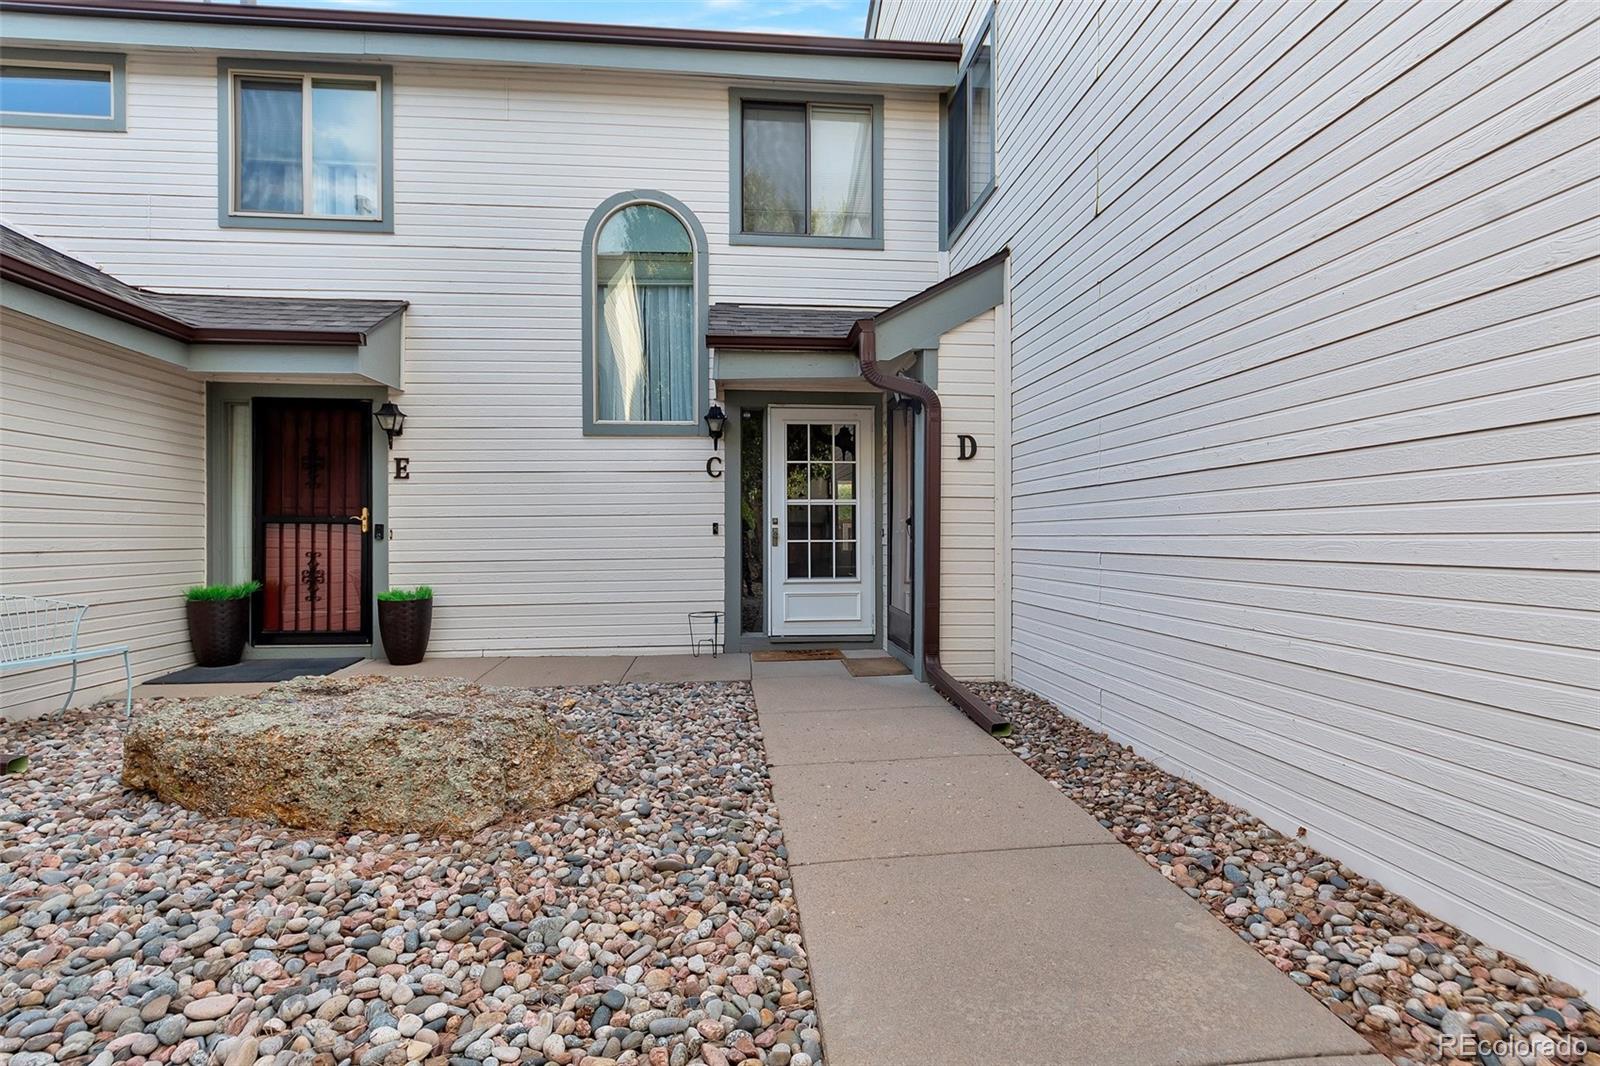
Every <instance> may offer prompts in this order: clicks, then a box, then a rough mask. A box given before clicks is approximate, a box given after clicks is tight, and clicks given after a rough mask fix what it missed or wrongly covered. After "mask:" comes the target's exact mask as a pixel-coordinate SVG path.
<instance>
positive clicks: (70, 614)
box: [0, 593, 133, 713]
mask: <svg viewBox="0 0 1600 1066" xmlns="http://www.w3.org/2000/svg"><path fill="white" fill-rule="evenodd" d="M88 610H89V605H88V604H87V603H70V602H68V601H66V600H47V599H44V598H43V597H39V596H19V595H14V594H12V593H0V673H4V672H6V671H8V670H31V669H34V668H36V667H40V666H59V665H66V664H69V663H70V664H71V666H72V685H71V687H70V688H68V689H67V698H66V699H65V700H64V701H62V704H61V709H62V710H63V711H64V710H66V709H67V708H68V707H71V706H72V694H73V693H74V692H76V691H77V690H78V664H79V663H81V662H84V661H85V660H88V659H104V658H107V657H109V656H112V655H120V656H122V673H123V676H124V677H125V678H126V679H127V697H126V698H125V699H124V701H123V712H124V713H129V712H131V711H132V710H133V664H132V663H131V662H130V661H129V659H128V648H127V646H126V645H122V644H119V645H116V646H108V647H103V648H80V647H78V628H79V626H81V625H82V624H83V616H84V613H85V612H86V611H88Z"/></svg>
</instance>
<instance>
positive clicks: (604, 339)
mask: <svg viewBox="0 0 1600 1066" xmlns="http://www.w3.org/2000/svg"><path fill="white" fill-rule="evenodd" d="M599 300H600V315H599V323H598V326H599V330H598V331H599V334H600V336H599V344H598V350H597V352H596V356H597V359H596V361H597V363H598V366H597V367H596V370H597V377H598V382H597V385H598V388H597V390H596V407H597V411H596V416H597V417H598V418H599V419H600V420H601V421H603V422H691V421H693V420H694V417H695V414H694V392H695V364H696V358H695V331H694V284H693V283H692V282H690V283H688V284H659V283H647V282H641V281H640V280H639V278H638V276H637V273H636V271H635V265H634V262H633V260H632V259H631V258H630V259H629V260H628V261H627V263H626V265H624V266H622V267H621V269H619V270H618V271H617V272H616V273H615V274H614V275H613V276H612V278H611V280H610V282H609V283H602V284H601V285H600V289H599Z"/></svg>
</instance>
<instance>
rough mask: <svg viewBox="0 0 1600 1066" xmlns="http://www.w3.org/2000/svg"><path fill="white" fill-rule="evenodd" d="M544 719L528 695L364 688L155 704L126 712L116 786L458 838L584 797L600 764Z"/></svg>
mask: <svg viewBox="0 0 1600 1066" xmlns="http://www.w3.org/2000/svg"><path fill="white" fill-rule="evenodd" d="M544 710H545V704H544V702H543V701H542V700H541V699H540V698H539V694H538V693H537V692H531V691H524V690H518V689H501V688H491V689H485V688H480V687H478V686H477V685H473V684H469V683H467V682H464V681H454V680H442V679H434V678H402V677H376V676H373V677H301V678H296V679H295V680H293V681H285V682H283V683H282V684H279V685H274V686H272V687H271V688H269V689H267V690H266V691H265V692H263V693H261V694H260V695H259V696H249V697H246V696H214V697H207V698H200V699H164V700H156V701H153V702H151V703H149V704H146V705H144V706H142V707H140V708H138V709H136V710H135V712H134V715H133V720H132V722H131V723H130V725H129V728H128V732H127V736H126V738H125V739H124V741H123V759H122V782H123V784H125V785H127V786H128V787H129V788H136V789H143V790H146V791H149V792H154V793H155V794H156V795H157V796H159V797H160V798H161V799H163V800H166V801H167V802H169V803H177V804H180V805H182V806H184V807H187V808H189V809H190V810H195V811H200V812H202V813H205V814H214V815H232V816H235V817H240V818H268V819H274V820H276V821H279V822H283V823H285V824H287V825H293V826H303V827H306V828H312V829H325V830H334V831H339V832H349V831H353V830H357V829H375V830H380V831H385V832H418V833H427V834H434V835H454V836H466V835H470V834H472V833H474V832H476V831H477V830H479V829H482V828H483V827H484V826H487V825H490V824H492V823H494V822H498V821H500V820H502V819H504V818H507V817H510V816H512V815H525V814H528V813H530V812H534V811H539V810H544V809H547V808H549V807H553V806H555V805H557V804H559V803H564V802H566V801H567V800H569V799H572V798H573V797H575V796H578V795H581V794H583V793H584V792H587V791H588V790H589V789H590V788H592V787H593V786H594V782H595V779H596V778H597V777H598V776H599V774H600V767H599V765H598V764H596V763H595V761H594V760H593V759H591V758H590V757H589V756H588V755H587V754H585V753H584V752H583V751H582V750H581V749H580V748H579V747H578V745H577V743H576V742H575V740H574V738H573V737H572V736H570V735H568V734H566V733H563V732H561V731H560V730H558V729H556V728H555V727H554V726H552V725H551V724H550V723H549V721H547V720H546V719H545V717H544V713H543V712H544Z"/></svg>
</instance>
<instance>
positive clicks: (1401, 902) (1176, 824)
mask: <svg viewBox="0 0 1600 1066" xmlns="http://www.w3.org/2000/svg"><path fill="white" fill-rule="evenodd" d="M975 688H976V689H977V690H978V691H979V692H980V693H981V694H982V695H984V696H985V697H986V698H988V699H991V700H994V701H995V702H997V703H999V704H1000V705H1001V706H1002V707H1003V708H1004V710H1005V712H1006V714H1007V715H1008V716H1009V717H1010V720H1011V723H1012V726H1013V731H1012V734H1011V736H1009V737H1007V738H1005V740H1004V741H1003V743H1005V744H1006V746H1007V747H1009V748H1010V749H1011V750H1012V752H1013V753H1014V754H1015V755H1016V756H1017V757H1018V758H1020V759H1022V760H1023V761H1024V762H1026V763H1027V764H1028V765H1029V766H1031V767H1033V769H1034V770H1036V771H1038V772H1039V773H1040V774H1042V775H1043V776H1044V777H1045V778H1047V779H1048V780H1050V781H1052V782H1054V783H1055V784H1056V785H1057V787H1059V788H1060V789H1061V790H1062V791H1063V792H1064V793H1066V795H1068V796H1070V797H1071V798H1072V799H1073V800H1074V801H1075V802H1076V803H1078V804H1079V805H1080V806H1082V807H1083V808H1084V809H1085V810H1087V811H1089V813H1090V814H1092V815H1094V816H1095V817H1096V818H1098V819H1099V820H1100V824H1101V825H1104V826H1105V827H1106V828H1107V829H1109V830H1110V831H1111V834H1112V835H1113V836H1115V837H1116V838H1117V839H1118V840H1120V841H1121V842H1122V843H1124V844H1126V845H1127V846H1128V847H1130V848H1132V849H1133V850H1134V851H1137V852H1138V853H1139V854H1141V855H1143V856H1144V858H1145V861H1146V862H1148V863H1149V864H1150V865H1151V866H1153V867H1155V868H1156V869H1158V870H1160V871H1161V873H1162V874H1163V875H1164V876H1165V877H1166V878H1167V879H1168V880H1169V881H1172V882H1174V883H1175V884H1177V885H1179V886H1181V887H1182V888H1183V890H1184V891H1185V892H1187V893H1188V894H1189V895H1190V896H1192V897H1193V898H1195V899H1197V900H1199V901H1200V902H1202V903H1204V904H1205V905H1206V906H1208V907H1209V908H1211V911H1212V913H1214V914H1215V915H1216V916H1217V918H1218V919H1219V920H1221V921H1223V922H1226V923H1227V924H1228V926H1229V927H1230V928H1232V929H1233V930H1234V931H1235V932H1236V933H1238V935H1239V937H1240V938H1241V939H1243V940H1245V941H1246V942H1248V943H1250V944H1251V945H1253V946H1254V947H1255V949H1256V950H1257V951H1259V952H1260V953H1261V954H1262V955H1264V956H1266V957H1267V958H1268V959H1270V960H1271V961H1272V962H1273V964H1274V965H1276V966H1277V967H1278V969H1279V970H1281V971H1283V972H1284V973H1286V974H1288V975H1289V977H1290V978H1291V979H1292V980H1293V981H1295V982H1296V983H1297V984H1299V985H1301V986H1303V987H1304V988H1305V989H1306V990H1307V991H1309V992H1310V993H1311V994H1312V995H1314V996H1316V997H1317V998H1318V999H1319V1000H1321V1001H1322V1003H1323V1005H1324V1006H1326V1007H1327V1008H1328V1009H1329V1010H1331V1011H1333V1012H1334V1013H1335V1014H1337V1015H1338V1016H1339V1017H1340V1018H1341V1019H1343V1020H1344V1021H1345V1023H1346V1024H1348V1025H1350V1026H1351V1027H1352V1028H1354V1029H1355V1030H1356V1031H1357V1032H1359V1033H1361V1034H1362V1036H1364V1037H1366V1038H1367V1040H1368V1041H1369V1042H1371V1044H1372V1045H1373V1046H1374V1047H1375V1048H1376V1049H1377V1050H1378V1051H1380V1052H1382V1053H1383V1054H1385V1055H1388V1056H1389V1057H1390V1058H1391V1059H1392V1060H1393V1061H1394V1062H1395V1063H1397V1064H1398V1066H1411V1064H1416V1063H1440V1062H1443V1063H1449V1064H1466V1063H1482V1064H1483V1066H1513V1064H1515V1063H1519V1062H1520V1063H1528V1064H1532V1063H1534V1062H1535V1061H1537V1062H1539V1063H1541V1064H1543V1063H1546V1062H1562V1063H1565V1062H1583V1063H1584V1064H1585V1066H1596V1064H1600V1014H1597V1013H1596V1011H1595V1010H1594V1008H1593V1007H1591V1006H1590V1005H1589V1004H1588V1003H1587V1002H1586V1001H1585V1000H1584V999H1583V998H1582V997H1581V995H1580V993H1579V990H1578V989H1576V988H1573V987H1572V986H1570V985H1567V984H1565V983H1563V982H1561V981H1558V980H1556V979H1555V978H1552V977H1548V976H1545V975H1543V974H1540V973H1539V972H1538V971H1536V970H1534V969H1533V968H1532V967H1530V966H1528V965H1526V964H1525V963H1522V962H1519V961H1518V960H1516V959H1514V958H1511V957H1510V956H1508V955H1505V954H1503V953H1501V952H1498V951H1495V950H1494V949H1493V948H1491V947H1489V946H1488V945H1487V944H1482V943H1479V942H1478V941H1477V940H1474V939H1473V938H1472V937H1470V936H1468V935H1467V934H1465V933H1463V932H1461V931H1460V930H1458V929H1456V928H1454V927H1453V926H1451V925H1450V924H1449V923H1448V922H1444V921H1440V920H1439V919H1437V918H1434V917H1432V916H1431V915H1429V914H1428V913H1427V912H1426V911H1423V910H1422V909H1421V908H1419V907H1418V906H1417V905H1416V904H1414V903H1412V902H1411V901H1410V900H1408V899H1405V898H1404V897H1401V896H1397V895H1395V894H1394V893H1392V892H1389V891H1387V890H1386V889H1385V888H1384V887H1383V886H1382V885H1380V884H1378V883H1377V882H1376V881H1371V880H1369V879H1367V878H1364V877H1362V876H1361V875H1359V874H1357V873H1356V872H1355V871H1354V870H1352V869H1350V868H1349V867H1347V866H1344V865H1342V864H1341V863H1340V862H1339V861H1338V860H1336V859H1332V858H1329V857H1328V856H1325V855H1322V854H1319V853H1318V852H1316V851H1315V850H1313V849H1312V848H1310V847H1308V846H1307V845H1306V844H1305V843H1304V842H1303V841H1298V840H1291V839H1288V838H1286V837H1284V836H1282V835H1281V834H1279V833H1278V832H1277V831H1275V830H1273V829H1272V828H1270V827H1269V826H1267V825H1266V824H1265V823H1264V822H1262V821H1261V820H1260V819H1258V818H1255V817H1254V816H1252V815H1251V814H1249V813H1248V812H1246V811H1243V810H1241V809H1239V808H1237V807H1234V806H1231V805H1229V804H1227V803H1225V802H1223V801H1222V800H1220V799H1218V798H1217V797H1215V796H1213V795H1211V794H1210V793H1209V792H1207V791H1206V790H1205V789H1203V788H1201V787H1200V786H1199V785H1196V784H1194V783H1193V782H1191V781H1186V780H1184V779H1183V778H1181V777H1177V776H1175V775H1173V774H1169V773H1167V772H1166V771H1164V770H1162V769H1160V768H1159V767H1157V766H1156V765H1155V764H1153V763H1151V762H1149V761H1148V760H1146V759H1143V758H1141V757H1139V756H1138V755H1135V754H1134V752H1133V749H1131V748H1129V747H1126V746H1124V745H1121V744H1118V743H1116V742H1115V741H1113V740H1111V739H1110V738H1108V737H1106V736H1105V735H1104V734H1102V733H1098V732H1096V731H1095V730H1093V729H1090V728H1089V727H1087V726H1085V725H1083V724H1082V723H1080V722H1077V721H1075V720H1073V719H1072V718H1070V717H1068V716H1067V715H1065V714H1063V713H1062V712H1061V711H1060V710H1059V709H1057V708H1056V706H1055V705H1054V704H1052V703H1050V702H1049V701H1048V700H1045V699H1043V698H1042V697H1039V696H1036V695H1034V694H1033V693H1031V692H1028V691H1026V690H1023V689H1020V688H1017V687H1015V686H1012V685H1005V684H990V685H978V686H975ZM1241 1006H1244V1005H1243V1004H1241ZM1558 1038H1562V1039H1560V1040H1559V1042H1558ZM1585 1044H1587V1046H1588V1047H1592V1048H1594V1049H1595V1050H1594V1051H1588V1052H1587V1053H1585V1052H1584V1050H1583V1047H1584V1045H1585ZM1552 1045H1554V1046H1552ZM1541 1049H1542V1050H1543V1051H1544V1054H1545V1057H1538V1055H1537V1054H1536V1052H1538V1051H1540V1050H1541ZM1501 1052H1504V1053H1503V1054H1502V1053H1501ZM1562 1052H1565V1054H1562Z"/></svg>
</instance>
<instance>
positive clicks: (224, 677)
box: [147, 655, 362, 685]
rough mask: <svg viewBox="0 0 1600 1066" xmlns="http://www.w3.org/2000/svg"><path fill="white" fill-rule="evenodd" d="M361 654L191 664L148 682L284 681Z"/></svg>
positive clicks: (326, 670) (353, 659) (326, 671)
mask: <svg viewBox="0 0 1600 1066" xmlns="http://www.w3.org/2000/svg"><path fill="white" fill-rule="evenodd" d="M361 659H362V656H360V655H356V656H352V657H351V658H348V659H345V658H340V659H245V660H244V661H243V662H238V663H234V664H233V665H232V666H191V667H189V668H188V669H187V670H179V671H178V672H177V673H175V674H168V675H167V676H166V677H158V678H156V679H155V680H154V681H150V682H147V684H151V685H217V684H222V685H237V684H241V683H249V682H260V681H287V680H289V679H290V678H292V677H307V676H310V677H321V676H322V675H324V674H331V673H333V672H334V671H335V670H343V669H344V668H345V667H347V666H354V665H355V664H356V663H358V662H360V661H361Z"/></svg>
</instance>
